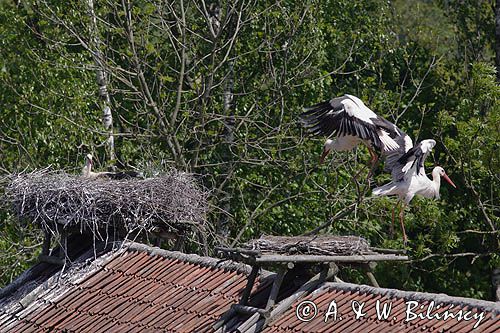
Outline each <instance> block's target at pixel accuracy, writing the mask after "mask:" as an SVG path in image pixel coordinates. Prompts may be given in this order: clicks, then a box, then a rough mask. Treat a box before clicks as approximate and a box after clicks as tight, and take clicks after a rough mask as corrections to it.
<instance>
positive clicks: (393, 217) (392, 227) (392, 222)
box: [389, 200, 400, 239]
mask: <svg viewBox="0 0 500 333" xmlns="http://www.w3.org/2000/svg"><path fill="white" fill-rule="evenodd" d="M399 203H400V201H399V200H398V202H397V203H396V206H394V207H392V220H391V227H390V229H389V234H390V236H391V238H393V239H394V219H395V215H396V209H397V208H398V206H399Z"/></svg>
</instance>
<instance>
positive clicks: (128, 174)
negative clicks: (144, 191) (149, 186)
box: [82, 154, 144, 179]
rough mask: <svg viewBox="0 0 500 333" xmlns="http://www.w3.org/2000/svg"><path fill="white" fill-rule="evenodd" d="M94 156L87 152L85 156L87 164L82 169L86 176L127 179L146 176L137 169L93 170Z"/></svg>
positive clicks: (83, 175) (83, 174)
mask: <svg viewBox="0 0 500 333" xmlns="http://www.w3.org/2000/svg"><path fill="white" fill-rule="evenodd" d="M93 163H94V162H93V156H92V155H91V154H87V156H85V166H84V167H83V169H82V177H84V178H91V179H96V178H110V179H127V178H144V176H143V175H142V174H141V173H140V172H137V171H119V172H109V171H104V172H94V171H92V164H93Z"/></svg>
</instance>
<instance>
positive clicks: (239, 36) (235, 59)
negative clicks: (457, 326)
mask: <svg viewBox="0 0 500 333" xmlns="http://www.w3.org/2000/svg"><path fill="white" fill-rule="evenodd" d="M88 3H92V1H90V2H89V1H86V2H62V1H57V0H37V1H21V2H19V4H13V3H11V2H0V7H1V9H2V10H1V11H0V43H1V47H0V81H1V84H2V87H3V88H4V89H2V90H0V105H1V109H0V112H1V115H0V154H1V159H0V168H1V169H0V170H2V172H4V173H8V172H16V171H19V170H23V169H25V168H28V169H34V168H37V167H42V166H46V165H48V164H52V165H54V166H55V167H57V168H65V169H67V170H68V171H70V172H75V173H76V172H79V168H80V166H81V165H82V163H83V156H84V155H85V154H86V153H88V152H92V153H93V154H94V155H96V156H98V159H99V161H100V164H99V163H98V167H99V166H100V167H101V168H105V167H110V166H113V165H114V164H117V165H118V166H127V165H137V166H141V165H147V164H149V163H153V164H154V163H158V164H168V165H169V166H175V167H177V168H178V169H181V170H185V171H190V172H193V173H195V174H197V175H198V179H199V181H200V182H202V183H203V184H204V185H205V187H207V188H209V189H210V190H211V206H212V207H213V208H212V213H211V215H210V221H211V222H212V223H214V224H215V225H217V227H218V229H219V234H220V237H219V239H216V240H213V242H214V243H219V242H220V243H225V244H237V243H239V242H242V241H245V240H247V239H249V238H252V237H258V236H260V235H261V234H275V235H300V234H303V233H305V232H307V231H310V230H312V229H314V228H316V227H318V226H320V225H322V224H323V223H325V222H326V221H328V220H330V219H331V218H332V217H334V216H336V215H337V216H339V214H340V213H345V214H344V215H345V216H344V215H342V214H340V215H341V216H343V217H342V218H339V219H337V220H335V221H334V222H333V223H332V225H330V226H329V227H327V228H325V229H323V230H322V232H325V233H329V234H345V235H348V234H356V235H360V236H363V237H366V238H367V239H370V241H371V243H372V245H375V246H389V247H401V246H402V241H401V237H400V232H397V235H398V237H397V239H392V238H391V237H390V236H389V233H388V230H389V226H390V223H391V210H392V208H393V206H394V205H395V201H394V200H393V199H390V198H372V197H370V196H369V195H370V190H369V189H370V187H373V186H374V184H373V183H372V184H367V183H366V182H364V181H361V179H363V177H366V174H367V170H366V168H365V169H364V170H363V171H362V172H361V175H360V177H359V179H360V181H359V182H357V181H356V180H354V179H353V178H352V176H351V175H352V174H355V173H356V172H357V171H359V170H361V169H363V168H364V166H365V165H366V163H367V161H368V159H369V156H368V153H367V152H366V150H365V149H364V148H359V149H357V150H356V151H354V152H352V153H338V154H334V155H333V156H332V158H331V160H330V163H328V164H327V165H325V166H319V167H318V166H317V160H318V155H319V153H320V149H321V145H322V139H316V138H310V137H305V136H304V134H303V132H302V130H301V129H300V127H299V125H298V122H297V115H298V114H299V113H300V112H301V109H302V107H303V106H308V105H312V104H314V103H317V102H319V101H322V100H324V99H327V98H330V97H332V96H334V95H341V94H343V93H351V94H355V95H357V96H359V97H360V98H362V99H363V100H365V101H366V103H367V104H368V105H369V106H370V107H371V108H372V109H373V110H375V111H376V112H377V113H379V114H381V115H382V116H384V117H386V118H387V119H388V120H391V121H393V122H395V123H397V125H398V126H400V127H401V128H402V129H404V130H405V131H406V132H407V133H408V134H409V135H411V136H412V137H413V138H414V141H417V140H421V139H425V138H431V137H434V138H435V139H436V140H437V141H438V145H437V146H436V148H435V152H434V153H433V155H432V157H430V158H429V161H428V164H427V167H428V168H430V167H431V166H432V162H434V163H439V164H440V165H442V166H443V167H444V168H445V169H446V170H447V172H448V174H450V177H451V178H452V179H453V180H454V181H455V183H457V185H459V189H458V190H453V189H451V188H447V187H446V186H443V188H442V200H440V201H430V200H425V199H415V200H414V201H413V202H412V205H411V208H408V209H407V211H406V222H407V231H408V234H409V237H410V240H411V242H410V254H411V256H412V257H413V259H414V260H415V262H413V263H411V264H408V265H405V266H401V267H394V266H392V265H379V266H378V273H379V274H378V276H380V278H381V284H382V285H383V286H387V287H399V288H404V289H418V290H426V291H440V292H447V293H450V294H454V295H464V296H473V297H481V298H489V297H491V295H490V290H489V289H490V288H489V284H490V282H489V280H490V278H489V274H490V272H491V270H492V268H493V267H497V266H498V265H499V264H500V263H499V262H498V260H499V258H498V249H499V237H498V233H497V232H496V228H497V226H498V216H499V214H498V212H499V203H498V197H499V195H498V194H499V193H498V188H499V185H500V184H499V178H498V175H499V171H498V170H499V161H498V158H499V156H498V145H499V137H498V135H499V133H500V131H499V128H498V126H499V125H498V124H499V119H498V118H499V110H498V109H499V107H498V97H499V88H498V83H497V82H495V77H494V70H493V67H492V60H491V59H493V58H492V56H493V54H492V43H493V28H492V23H491V22H492V21H493V20H492V16H493V13H492V11H491V8H490V7H489V6H488V3H489V2H487V1H480V2H479V5H477V4H476V2H475V1H439V0H435V1H418V2H416V5H415V6H413V5H412V6H409V5H408V2H407V1H403V0H399V1H394V2H386V1H382V0H368V1H363V2H359V1H347V0H328V1H319V0H308V1H294V0H279V1H232V2H225V1H220V2H217V1H205V0H202V1H187V0H184V1H182V0H181V1H171V2H159V1H152V2H151V1H136V2H133V4H132V3H129V2H126V1H124V2H120V3H116V2H113V1H108V2H107V1H102V2H98V3H97V2H95V3H94V8H95V16H96V17H95V19H96V21H95V22H96V23H95V25H94V24H93V23H92V22H93V17H92V14H91V11H89V8H88V7H87V6H88ZM412 4H413V2H412ZM476 32H477V33H476ZM96 37H98V38H96ZM99 69H103V70H104V71H105V72H106V79H107V82H106V88H107V90H108V91H109V94H110V96H111V102H112V106H113V108H112V112H113V131H114V132H113V135H114V137H115V138H116V140H115V144H116V147H115V149H116V157H117V159H116V160H114V159H110V158H109V155H108V152H107V151H106V149H105V144H104V143H105V142H106V140H107V137H108V133H107V132H106V131H105V130H104V127H103V126H102V123H101V118H102V110H101V108H102V103H101V101H99V97H98V96H99V94H98V87H99V86H98V84H97V82H96V72H97V71H98V70H99ZM464 148H466V149H464ZM379 169H381V168H379ZM387 180H389V176H388V175H386V174H384V173H382V172H380V170H379V172H377V176H376V179H375V182H376V183H377V185H380V184H383V183H384V182H386V181H387ZM1 214H2V215H0V219H2V221H3V222H2V229H3V230H6V232H5V235H6V237H5V238H4V239H2V240H1V242H0V247H1V248H2V249H12V246H11V245H12V244H17V247H15V248H16V249H22V248H23V247H26V246H25V244H19V242H18V241H17V240H15V238H16V237H17V236H16V235H15V232H14V231H13V229H12V227H11V226H12V225H13V223H14V222H13V221H12V219H11V218H9V217H8V216H7V215H6V213H5V212H2V213H1ZM396 230H399V229H398V228H397V229H396ZM32 242H34V241H32ZM9 253H10V257H8V258H17V259H16V260H17V261H18V262H23V263H24V265H26V264H25V256H24V257H23V256H16V253H17V252H16V251H14V250H11V251H10V252H9ZM464 253H465V254H466V255H464V256H458V257H449V256H450V255H458V254H464ZM433 255H436V256H433ZM447 256H448V257H447ZM9 260H10V259H7V257H4V259H2V261H1V262H0V264H1V266H2V267H9V264H10V263H11V262H12V261H9ZM5 271H10V270H8V269H6V270H5ZM472 275H473V276H475V277H476V279H470V278H469V276H472ZM349 276H351V277H352V280H355V281H360V277H359V276H358V275H356V274H355V273H352V274H349ZM450 277H452V278H450ZM476 280H478V281H480V282H479V283H476V282H474V281H476ZM6 281H7V280H6V279H4V282H6Z"/></svg>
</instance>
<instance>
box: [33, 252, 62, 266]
mask: <svg viewBox="0 0 500 333" xmlns="http://www.w3.org/2000/svg"><path fill="white" fill-rule="evenodd" d="M38 261H39V262H46V263H48V264H52V265H58V266H64V263H65V260H64V259H62V258H60V257H54V256H47V255H45V254H40V255H39V256H38Z"/></svg>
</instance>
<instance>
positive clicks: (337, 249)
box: [242, 235, 370, 256]
mask: <svg viewBox="0 0 500 333" xmlns="http://www.w3.org/2000/svg"><path fill="white" fill-rule="evenodd" d="M242 247H243V248H245V249H249V250H257V251H260V253H262V254H270V253H273V254H284V255H296V254H310V255H332V256H334V255H355V254H363V253H367V252H370V245H369V244H368V241H367V240H366V239H364V238H362V237H358V236H327V235H321V236H291V237H287V236H262V237H261V238H259V239H254V240H251V241H249V242H247V243H245V244H243V246H242Z"/></svg>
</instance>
